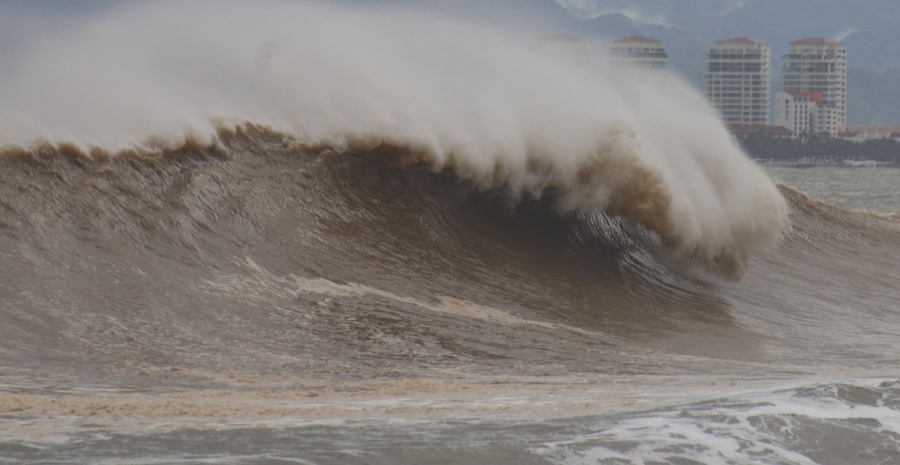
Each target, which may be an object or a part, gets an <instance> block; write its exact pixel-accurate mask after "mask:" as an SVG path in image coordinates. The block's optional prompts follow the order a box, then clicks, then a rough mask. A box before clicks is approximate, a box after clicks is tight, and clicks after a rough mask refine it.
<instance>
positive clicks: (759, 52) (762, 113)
mask: <svg viewBox="0 0 900 465" xmlns="http://www.w3.org/2000/svg"><path fill="white" fill-rule="evenodd" d="M770 55H771V53H770V51H769V47H768V46H767V45H766V43H765V42H759V41H756V40H750V39H746V38H740V39H728V40H720V41H718V42H716V45H715V46H714V47H711V48H710V49H709V53H708V54H707V55H706V97H707V99H708V100H709V101H710V103H712V105H713V107H715V108H716V109H717V110H718V111H719V113H720V114H721V116H722V120H723V121H724V122H725V123H726V124H728V125H730V126H766V125H768V124H769V93H770V74H771V72H770V65H769V63H770V61H771V56H770Z"/></svg>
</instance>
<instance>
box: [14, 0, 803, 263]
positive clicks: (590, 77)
mask: <svg viewBox="0 0 900 465" xmlns="http://www.w3.org/2000/svg"><path fill="white" fill-rule="evenodd" d="M537 35H539V34H538V33H537V32H535V34H534V37H536V36H537ZM24 47H25V49H26V50H27V53H23V54H21V56H22V57H24V58H21V66H19V69H18V71H17V72H13V73H12V75H11V76H9V77H8V78H7V79H6V80H7V82H6V85H5V86H3V89H2V90H0V97H2V99H3V100H4V101H5V102H7V105H5V106H4V108H3V110H0V111H2V113H0V141H2V143H4V144H13V145H18V146H25V147H27V146H29V145H31V144H33V143H35V141H37V140H43V141H49V142H51V143H54V142H59V143H66V144H70V143H71V144H75V145H79V146H83V147H100V148H102V149H105V150H109V151H112V152H113V153H115V152H116V151H117V150H121V149H127V148H132V147H133V146H135V145H142V144H145V141H147V140H153V141H154V144H153V145H156V146H158V145H160V144H161V142H160V141H164V142H163V145H165V144H168V146H169V147H170V148H177V147H179V146H180V145H181V144H183V143H185V141H188V143H190V144H196V143H198V142H199V143H206V144H210V145H215V144H216V140H217V138H218V137H219V131H221V130H222V127H223V125H224V127H229V126H231V127H233V126H235V125H241V124H244V122H250V123H253V124H258V125H263V126H268V127H271V128H273V129H275V130H277V131H282V132H284V133H287V134H290V135H291V136H292V137H293V138H295V140H296V142H297V144H299V145H303V146H308V147H330V148H331V149H333V150H335V151H339V152H350V151H354V152H364V153H379V154H381V155H383V156H386V158H389V159H390V160H391V161H393V162H398V163H401V164H404V165H409V164H420V165H426V166H429V167H430V168H431V169H433V170H436V171H440V170H449V171H452V172H453V173H455V175H456V176H458V177H460V178H462V179H463V180H466V181H471V182H474V183H476V184H478V185H479V186H482V187H484V188H492V187H497V186H507V187H508V188H510V189H511V190H513V191H517V192H520V193H522V194H525V195H531V196H535V197H540V196H541V195H543V193H544V192H545V191H546V190H547V189H548V188H553V189H554V190H558V191H561V192H562V193H563V195H562V196H561V197H560V198H561V199H562V207H563V208H564V209H580V210H594V209H595V210H598V211H606V212H607V213H610V214H613V215H619V216H622V217H624V218H626V219H627V220H629V221H630V222H632V223H634V224H637V225H640V226H641V227H646V228H649V229H650V230H652V231H654V232H655V233H657V234H658V235H659V237H660V239H661V242H662V243H663V244H664V245H665V250H666V251H667V253H669V254H672V255H674V256H675V257H676V258H677V259H679V260H681V261H682V262H685V263H697V264H700V265H701V266H702V267H704V268H708V269H713V270H715V271H717V272H719V273H720V274H722V275H725V276H727V277H731V278H737V277H740V276H741V275H743V273H744V272H745V270H746V266H747V263H748V259H749V256H750V255H751V254H752V253H754V252H756V251H759V250H764V249H767V248H769V247H771V246H772V245H774V244H775V243H777V242H778V240H779V239H780V237H781V235H782V234H783V232H784V231H785V228H786V227H787V224H788V223H787V219H786V218H787V210H786V208H785V206H784V202H783V200H782V199H781V197H780V195H779V193H778V191H777V189H776V188H775V186H774V185H773V184H772V183H771V182H770V181H769V180H768V178H767V177H766V176H765V174H764V173H763V172H762V171H761V170H760V169H758V168H757V167H756V166H755V165H754V164H753V163H752V162H750V161H749V160H748V159H747V158H746V157H745V156H744V154H742V153H741V151H740V150H739V148H738V147H737V146H736V145H735V144H734V142H733V141H732V140H731V138H730V136H729V134H728V132H727V131H726V129H725V128H724V126H723V125H722V123H721V122H720V121H719V119H718V118H717V116H716V114H715V113H714V111H713V110H712V109H711V108H710V107H709V106H708V105H707V104H706V103H705V102H704V101H703V99H702V98H701V97H700V96H699V95H697V94H696V93H695V92H694V91H692V90H691V89H689V88H687V86H685V85H684V84H682V83H680V82H678V81H677V79H675V78H674V77H671V76H670V77H669V78H667V79H665V80H662V81H659V82H657V83H655V84H653V85H649V84H647V83H641V82H627V80H623V79H621V78H620V77H617V75H616V72H615V71H616V70H613V69H610V67H609V66H607V64H606V63H604V62H603V60H602V58H600V57H595V58H596V59H595V60H593V62H592V63H589V64H575V63H568V62H564V61H561V60H558V59H555V58H553V57H547V56H544V55H540V54H536V53H533V51H532V50H531V48H530V42H529V40H528V39H523V38H522V36H521V34H511V33H507V32H504V31H498V30H497V29H494V28H491V27H489V26H487V25H484V24H474V23H468V22H463V21H460V20H458V19H448V18H444V17H440V16H436V15H429V14H425V13H422V12H411V11H403V10H400V9H390V10H385V9H374V8H355V9H354V8H347V7H340V6H334V5H326V4H320V3H297V4H287V3H276V2H266V3H258V2H256V3H250V2H192V3H190V4H187V5H186V4H181V3H176V2H154V3H151V4H142V5H137V6H133V7H123V8H116V9H113V10H110V11H109V12H107V13H105V14H102V15H98V16H97V17H95V18H93V19H90V20H85V21H84V22H83V23H80V24H77V25H74V26H70V27H67V28H64V29H62V30H60V31H59V32H55V33H52V34H47V35H46V36H42V37H39V38H32V39H31V40H28V41H27V42H26V44H25V45H24ZM43 143H46V142H43Z"/></svg>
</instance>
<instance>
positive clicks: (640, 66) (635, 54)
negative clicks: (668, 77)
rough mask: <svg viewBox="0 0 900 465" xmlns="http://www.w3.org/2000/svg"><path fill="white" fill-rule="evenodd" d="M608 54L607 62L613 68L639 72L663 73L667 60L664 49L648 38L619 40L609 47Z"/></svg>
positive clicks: (658, 43) (638, 37)
mask: <svg viewBox="0 0 900 465" xmlns="http://www.w3.org/2000/svg"><path fill="white" fill-rule="evenodd" d="M608 53H609V61H610V63H611V64H613V65H614V66H616V67H619V68H625V67H627V68H631V69H634V70H640V71H665V69H666V65H667V63H668V60H669V53H668V52H667V51H666V47H665V46H664V45H662V44H661V43H660V42H659V41H658V40H656V39H651V38H649V37H640V36H632V37H625V38H622V39H619V40H617V41H615V42H613V43H612V44H611V45H610V46H609V50H608Z"/></svg>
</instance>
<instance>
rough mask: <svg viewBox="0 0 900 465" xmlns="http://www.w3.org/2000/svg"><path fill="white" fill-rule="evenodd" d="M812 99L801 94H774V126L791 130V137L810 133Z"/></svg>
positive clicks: (782, 92) (783, 92) (780, 92)
mask: <svg viewBox="0 0 900 465" xmlns="http://www.w3.org/2000/svg"><path fill="white" fill-rule="evenodd" d="M812 103H813V102H812V99H811V98H810V96H809V95H807V94H804V93H803V92H788V91H784V90H782V91H779V92H778V93H777V94H775V126H782V127H785V128H788V129H790V130H791V137H798V136H800V135H802V134H809V132H810V120H809V119H810V118H809V115H810V107H811V104H812Z"/></svg>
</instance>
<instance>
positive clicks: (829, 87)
mask: <svg viewBox="0 0 900 465" xmlns="http://www.w3.org/2000/svg"><path fill="white" fill-rule="evenodd" d="M782 74H783V77H784V90H785V91H787V92H816V93H819V94H821V101H820V102H817V107H818V108H820V109H827V111H826V110H823V111H822V115H817V117H818V116H821V119H822V120H821V121H819V122H818V124H817V125H816V126H815V128H813V130H814V131H815V132H827V133H829V134H831V135H832V136H837V133H838V131H842V130H843V129H844V127H845V126H846V124H847V120H846V118H847V49H846V48H844V46H843V44H841V43H840V42H836V41H833V40H827V39H804V40H797V41H794V42H791V50H790V52H789V53H788V54H787V55H785V56H784V57H783V59H782Z"/></svg>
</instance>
